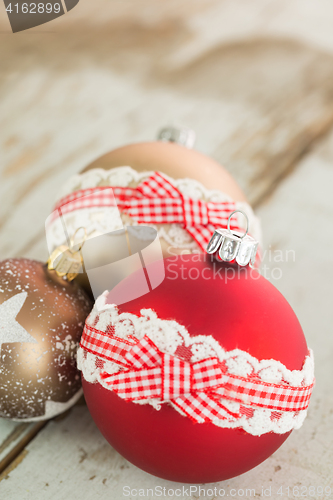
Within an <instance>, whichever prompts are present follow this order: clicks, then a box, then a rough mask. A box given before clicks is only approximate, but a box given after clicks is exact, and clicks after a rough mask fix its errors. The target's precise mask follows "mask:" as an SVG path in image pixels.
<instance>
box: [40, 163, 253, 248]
mask: <svg viewBox="0 0 333 500" xmlns="http://www.w3.org/2000/svg"><path fill="white" fill-rule="evenodd" d="M152 174H153V172H152V171H147V172H137V171H136V170H134V169H133V168H131V167H126V166H124V167H117V168H113V169H111V170H104V169H102V168H96V169H93V170H89V171H87V172H83V173H81V174H76V175H74V176H72V177H71V178H70V179H69V180H68V181H67V182H66V184H65V185H64V186H63V187H62V189H61V191H60V193H59V196H58V197H57V201H59V200H60V199H62V198H63V197H64V196H67V195H69V194H71V193H74V192H75V191H79V190H81V189H87V188H92V187H99V186H110V187H115V186H119V187H136V186H138V185H139V184H140V182H142V181H143V180H145V179H147V178H148V177H149V176H151V175H152ZM163 175H165V177H167V178H168V179H169V180H170V182H172V183H173V184H174V185H175V186H176V187H177V189H179V191H180V192H181V193H182V194H183V195H185V196H188V197H191V198H193V199H196V200H198V199H200V200H204V201H213V202H226V201H233V200H232V199H231V198H230V196H228V195H227V194H225V193H222V192H221V191H219V190H209V189H206V188H205V187H204V186H203V185H202V184H201V183H200V182H198V181H196V180H194V179H172V178H171V177H169V176H167V175H166V174H163ZM236 206H237V208H238V209H239V210H242V211H243V212H245V213H246V214H247V216H248V218H249V232H250V234H251V235H252V236H253V237H254V238H255V239H256V240H258V241H259V243H260V244H261V239H262V238H261V228H260V222H259V219H258V218H257V217H256V216H255V215H254V213H253V210H252V208H251V207H250V205H249V204H248V203H245V202H236ZM120 215H121V219H120V218H119V217H118V216H117V215H116V214H115V213H114V210H110V211H109V212H108V210H107V209H106V208H105V207H103V208H100V207H94V208H85V209H80V210H76V211H73V212H71V213H69V214H65V215H64V216H63V217H64V220H65V224H66V226H67V231H68V233H69V234H74V232H75V231H76V229H77V228H79V227H85V228H86V230H87V236H88V238H91V237H94V236H98V235H100V234H105V233H107V232H111V231H115V230H117V229H120V228H121V227H122V225H137V222H135V221H133V220H132V219H131V218H130V217H129V216H128V215H126V214H123V213H121V214H120ZM237 217H238V224H239V227H244V218H243V217H242V215H241V214H238V215H237ZM153 227H155V229H156V230H157V232H158V235H159V238H160V239H162V240H164V241H166V242H167V243H168V244H169V245H170V246H172V247H174V248H180V249H181V248H184V249H188V250H190V251H191V252H201V249H200V247H199V245H198V244H197V243H196V242H195V241H194V240H193V239H192V237H191V236H190V235H189V233H188V232H187V231H186V230H185V229H183V228H182V227H181V225H180V224H158V225H156V226H153ZM47 241H48V247H49V250H50V251H52V250H53V249H54V248H56V247H58V246H60V245H62V244H64V231H63V224H62V222H61V220H60V218H57V219H55V220H54V221H53V222H52V223H51V224H50V225H49V226H48V228H47Z"/></svg>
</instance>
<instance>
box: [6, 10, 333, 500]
mask: <svg viewBox="0 0 333 500" xmlns="http://www.w3.org/2000/svg"><path fill="white" fill-rule="evenodd" d="M332 25H333V4H332V3H331V2H330V1H328V0H327V1H326V0H321V1H317V0H300V1H295V0H289V1H285V0H269V1H268V0H252V2H248V1H247V0H233V1H231V0H223V1H220V0H219V1H218V0H195V1H194V0H191V1H188V0H182V1H181V2H179V1H178V2H176V1H175V0H171V1H169V2H162V1H159V2H156V1H154V2H153V0H145V1H142V0H136V1H135V0H127V1H126V2H119V1H116V0H97V1H96V2H89V1H88V0H81V1H80V3H79V4H78V6H77V7H75V9H73V10H72V11H71V12H70V13H68V14H66V15H65V16H63V17H61V18H59V19H58V20H56V21H53V22H52V23H49V24H47V25H44V26H41V27H39V28H36V29H33V30H29V31H28V32H26V33H25V32H22V33H18V34H15V35H13V34H11V33H10V30H9V25H8V20H7V19H6V17H5V12H4V9H1V8H0V40H1V43H0V63H1V74H0V96H1V99H0V120H1V121H0V130H1V135H0V148H1V160H2V161H1V164H0V169H1V172H0V175H1V177H0V199H1V204H0V258H6V257H10V256H27V257H33V258H37V259H45V258H46V256H47V251H46V245H45V236H44V221H45V219H46V217H47V216H48V214H49V213H50V210H51V209H52V204H53V199H54V197H55V195H56V193H57V191H58V190H59V187H60V186H61V184H62V183H63V182H64V180H66V179H67V178H68V176H70V175H71V174H72V173H75V172H78V171H79V170H80V169H81V168H83V167H84V166H85V165H86V164H87V163H88V162H90V161H91V160H93V159H95V158H96V157H97V156H99V155H100V154H103V153H104V152H106V151H108V150H110V149H112V148H113V147H116V146H119V145H121V144H123V143H127V142H134V141H140V140H150V139H153V138H154V137H155V136H156V132H157V130H158V129H159V128H160V127H162V126H164V125H165V124H169V123H176V124H183V125H186V126H189V127H191V128H193V129H195V130H196V132H197V136H198V141H197V145H196V147H197V149H199V150H201V151H202V152H204V153H206V154H209V155H211V156H213V157H215V158H216V159H217V160H219V161H220V162H221V163H223V164H224V165H226V167H227V168H228V169H229V171H230V172H231V173H232V174H233V175H234V176H235V178H236V179H237V181H238V182H239V184H240V185H241V186H242V187H243V189H244V190H245V192H246V194H247V196H248V198H249V200H250V201H251V203H252V204H253V205H254V206H255V207H256V208H257V211H258V213H259V215H260V217H261V219H262V223H263V230H264V238H265V248H266V250H267V253H266V258H265V264H266V265H267V266H268V271H267V273H268V277H269V278H270V279H271V280H272V282H273V283H274V284H275V285H276V286H277V287H278V288H279V289H280V290H281V291H282V292H283V294H284V295H285V296H286V298H287V299H288V300H289V302H290V303H291V305H292V306H293V307H294V309H295V311H296V313H297V315H298V317H299V318H300V321H301V323H302V326H303V328H304V331H305V333H306V336H307V339H308V343H309V345H310V346H311V347H312V348H313V349H314V351H315V359H316V366H317V368H316V377H317V386H316V390H315V394H314V401H313V402H312V404H311V407H310V410H309V417H308V419H307V421H306V423H305V424H304V427H303V428H302V429H301V430H300V431H297V432H294V433H293V435H292V436H291V437H290V438H289V439H288V440H287V442H286V443H285V444H284V446H283V447H282V448H281V449H280V450H278V451H277V452H276V453H275V454H274V455H273V457H271V458H270V459H269V460H267V461H266V462H265V463H263V464H262V465H260V466H259V467H257V468H256V469H255V470H253V471H250V472H248V473H247V474H245V475H243V476H241V477H239V478H235V479H233V480H230V481H227V482H225V483H221V485H222V486H221V487H225V488H232V487H234V488H246V487H248V488H250V487H251V488H255V489H256V491H257V492H258V494H259V493H261V488H262V487H264V488H269V486H271V487H272V495H271V498H281V496H277V495H276V491H277V488H278V487H279V486H284V487H287V486H290V487H291V488H292V487H293V486H297V485H298V486H303V487H310V486H314V487H317V486H323V487H325V486H328V485H330V486H331V487H332V488H333V472H332V471H333V452H332V449H333V432H332V423H333V394H332V388H331V381H332V377H333V368H332V362H331V355H332V348H333V340H332V333H331V325H332V324H333V312H332V307H331V302H332V292H331V282H332V278H333V276H332V274H333V273H332V268H331V264H332V258H331V254H330V251H331V248H332V245H333V241H332V240H333V236H332V231H331V230H330V229H331V224H332V216H333V213H332V212H333V197H332V194H331V192H332V186H333V169H332V160H333V135H332V125H333V33H332ZM275 250H282V251H283V255H286V252H287V251H288V250H293V251H294V252H295V259H291V258H289V259H286V258H285V259H284V261H283V262H278V263H276V262H275V261H274V258H275V255H276V254H274V251H275ZM289 255H290V254H289ZM275 268H279V269H280V271H275ZM280 272H281V273H282V274H281V276H280V274H279V273H280ZM0 443H2V445H1V446H0V470H2V476H1V477H2V479H3V480H2V481H1V483H0V498H1V499H2V498H6V499H7V498H10V500H16V499H20V500H22V499H29V498H37V499H39V498H40V499H43V500H44V499H57V500H59V499H60V500H62V499H68V498H71V499H79V498H85V499H86V498H87V499H90V498H91V499H95V498H102V499H109V498H113V499H117V500H118V499H120V498H123V495H122V488H123V486H124V485H129V486H131V487H135V488H138V487H140V486H141V487H145V488H149V487H150V488H152V487H154V486H155V485H158V484H159V485H168V486H169V487H172V483H168V482H164V481H161V480H158V479H156V478H153V477H151V476H149V475H148V474H145V473H143V472H142V471H140V470H138V469H136V468H135V467H134V466H132V465H130V464H128V463H127V462H126V461H125V460H124V459H122V457H120V456H119V455H118V454H117V453H116V452H115V451H114V450H112V448H111V447H109V446H108V445H107V443H106V442H105V441H104V440H103V438H102V437H101V436H100V434H99V432H98V430H97V429H96V427H95V425H94V423H93V422H92V420H91V418H90V416H89V413H88V411H87V409H86V407H85V406H84V405H83V406H82V405H81V406H77V407H75V409H73V410H72V411H71V412H69V414H68V415H66V416H65V417H64V418H61V419H57V420H56V421H52V422H49V423H47V424H46V425H45V426H44V427H42V426H36V425H33V424H16V423H13V422H10V421H6V420H0ZM285 496H286V495H285ZM317 496H318V498H320V496H319V495H317ZM317 496H312V498H316V497H317ZM147 498H148V497H147ZM196 498H197V497H196ZM202 498H204V497H202Z"/></svg>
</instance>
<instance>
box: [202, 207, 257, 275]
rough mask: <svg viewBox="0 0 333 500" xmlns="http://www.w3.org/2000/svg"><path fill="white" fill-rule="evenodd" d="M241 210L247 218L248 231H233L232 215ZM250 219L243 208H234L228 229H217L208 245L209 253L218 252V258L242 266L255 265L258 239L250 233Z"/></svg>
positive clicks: (229, 218)
mask: <svg viewBox="0 0 333 500" xmlns="http://www.w3.org/2000/svg"><path fill="white" fill-rule="evenodd" d="M237 212H240V213H241V214H242V215H244V217H245V219H246V231H245V233H243V234H241V233H239V231H234V232H232V231H231V229H230V220H231V217H232V216H233V215H234V214H235V213H237ZM248 230H249V219H248V216H247V215H246V213H245V212H243V211H242V210H234V211H233V212H231V214H230V215H229V217H228V222H227V229H225V228H218V229H215V231H214V233H213V236H212V237H211V239H210V241H209V243H208V246H207V253H209V254H214V253H215V252H218V259H219V260H222V261H224V262H230V263H233V262H236V263H237V264H238V265H240V266H247V265H248V264H250V265H251V266H254V264H255V260H256V255H257V250H258V241H256V240H255V239H254V238H252V236H250V235H249V234H248Z"/></svg>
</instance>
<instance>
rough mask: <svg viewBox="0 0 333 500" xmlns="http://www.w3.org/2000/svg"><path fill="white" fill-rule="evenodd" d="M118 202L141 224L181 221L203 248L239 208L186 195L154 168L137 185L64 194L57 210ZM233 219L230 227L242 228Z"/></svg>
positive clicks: (113, 204)
mask: <svg viewBox="0 0 333 500" xmlns="http://www.w3.org/2000/svg"><path fill="white" fill-rule="evenodd" d="M110 193H113V195H110ZM115 204H117V206H118V209H119V210H120V211H121V212H123V213H126V214H128V215H129V216H130V217H131V218H132V219H133V220H135V221H136V222H137V223H139V224H172V223H178V224H181V225H182V227H183V228H184V229H186V231H187V232H188V233H189V234H190V235H191V236H192V238H193V239H194V240H195V241H196V242H197V243H198V245H199V246H200V247H201V248H202V250H204V251H205V250H206V247H207V245H208V242H209V240H210V238H211V236H212V234H213V232H214V230H215V229H216V228H219V227H220V228H226V227H227V221H228V217H229V215H230V214H231V212H233V211H234V210H236V208H237V206H236V203H234V202H233V201H227V202H210V201H208V202H206V201H202V200H196V199H193V198H190V197H188V196H184V195H183V194H182V193H181V192H180V191H179V190H178V189H177V188H176V187H175V186H174V185H173V184H172V183H171V182H170V181H169V180H168V179H167V178H166V177H164V176H163V175H162V174H161V173H159V172H154V173H153V174H152V175H151V176H150V177H148V178H147V179H146V180H145V181H143V182H141V183H140V184H139V185H138V186H137V188H124V187H113V188H112V191H111V188H110V187H109V186H105V187H96V188H89V189H83V190H80V191H76V192H74V193H72V194H70V195H68V196H65V197H64V198H62V199H61V200H60V201H59V203H58V204H57V205H56V207H55V212H54V213H55V214H56V215H55V216H59V215H60V214H66V213H69V212H72V211H74V210H79V209H85V208H91V207H110V206H115ZM235 219H236V216H235ZM235 219H234V221H235ZM234 221H233V220H231V224H230V228H231V230H232V231H239V230H241V229H240V228H239V226H238V224H237V223H235V222H234Z"/></svg>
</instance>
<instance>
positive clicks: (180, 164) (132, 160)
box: [47, 141, 261, 291]
mask: <svg viewBox="0 0 333 500" xmlns="http://www.w3.org/2000/svg"><path fill="white" fill-rule="evenodd" d="M154 172H161V173H162V174H166V176H167V177H168V179H169V180H170V182H172V183H173V185H174V186H175V187H176V189H178V190H179V191H180V192H181V193H182V195H184V196H186V197H189V198H192V199H195V200H202V201H204V202H210V201H217V202H234V203H235V204H236V208H237V209H240V210H242V211H243V212H245V213H246V214H247V216H248V219H249V233H250V234H251V235H252V236H254V238H255V239H256V240H259V241H260V237H261V236H260V225H259V222H258V220H257V218H256V217H255V215H254V214H253V212H252V209H251V207H250V206H249V204H248V203H247V201H246V198H245V195H244V193H243V192H242V190H241V189H240V187H239V186H238V185H237V183H236V181H235V180H234V179H233V177H232V176H231V175H230V174H229V172H228V171H227V170H226V169H225V168H224V167H223V166H222V165H220V164H219V163H217V162H216V161H215V160H213V159H212V158H209V157H207V156H205V155H203V154H202V153H199V152H198V151H195V150H191V149H188V148H186V147H184V146H181V145H179V144H176V143H171V142H163V141H155V142H145V143H138V144H130V145H127V146H123V147H121V148H118V149H115V150H113V151H111V152H109V153H107V154H105V155H104V156H101V157H100V158H98V159H97V160H95V161H94V162H92V163H90V164H89V165H88V166H87V167H86V168H85V169H84V170H83V171H82V172H81V173H80V174H78V175H74V176H73V177H72V178H71V179H69V180H68V182H67V183H66V185H65V186H63V189H62V191H61V193H59V198H58V201H57V203H58V204H59V203H60V205H61V202H64V203H65V202H66V200H68V199H70V197H71V196H74V197H75V196H76V195H77V193H84V192H86V191H87V190H89V189H96V188H105V187H107V186H110V187H112V188H114V187H122V188H126V187H129V188H134V189H135V188H137V187H138V186H140V184H141V183H142V182H144V181H145V180H146V179H147V178H148V177H149V176H150V175H151V174H152V173H154ZM68 197H69V198H68ZM58 206H59V205H58ZM103 215H105V208H103V207H101V208H100V210H99V211H98V209H97V208H96V207H94V209H93V210H92V211H91V213H90V214H89V213H88V209H87V208H84V209H82V210H75V211H74V212H72V213H69V214H67V215H64V219H65V225H66V226H67V232H68V234H73V233H74V232H75V231H76V230H77V229H78V227H80V226H83V227H85V228H86V230H87V235H88V239H89V238H91V237H93V236H98V235H100V234H103V232H110V227H106V225H104V229H103V223H104V222H105V221H106V220H107V216H105V217H104V219H103ZM235 217H236V218H237V220H238V227H241V228H244V229H245V227H246V220H245V218H244V217H243V216H242V215H241V214H239V213H238V215H236V216H235ZM121 221H122V224H123V226H129V225H133V224H134V225H135V224H136V222H135V221H133V219H132V218H131V217H130V216H129V215H128V214H126V213H123V212H121ZM63 223H64V221H63V222H62V223H60V221H59V220H58V221H56V222H55V223H52V224H51V225H50V226H49V229H48V231H47V235H48V239H49V241H50V243H49V246H50V248H51V249H52V248H54V247H56V246H59V245H61V244H63V243H64V237H61V231H62V225H61V224H63ZM155 226H158V228H157V229H158V232H159V233H158V234H159V241H160V243H161V249H162V253H163V257H170V256H172V255H177V254H182V253H195V252H202V248H200V247H199V246H198V244H197V243H196V241H194V239H193V237H192V236H191V235H190V234H189V233H188V232H187V231H186V230H185V229H184V227H183V226H182V224H177V223H172V224H171V223H160V224H156V225H155ZM113 229H117V228H111V230H113ZM113 248H114V253H115V254H116V251H117V250H116V246H113ZM85 252H86V256H87V255H88V254H89V245H87V246H86V247H85ZM104 254H105V249H104V248H103V247H102V246H101V247H100V249H96V246H94V247H93V251H92V252H91V255H88V257H89V264H90V267H95V268H97V267H98V266H101V265H102V262H103V263H104V264H105V261H106V259H105V255H104ZM109 256H110V254H109ZM111 260H112V259H111ZM76 279H77V281H78V282H79V283H80V284H81V285H82V286H83V287H84V288H85V289H87V290H89V283H88V280H87V275H86V274H84V273H83V274H80V275H79V276H78V277H77V278H76ZM102 291H103V290H102Z"/></svg>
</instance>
